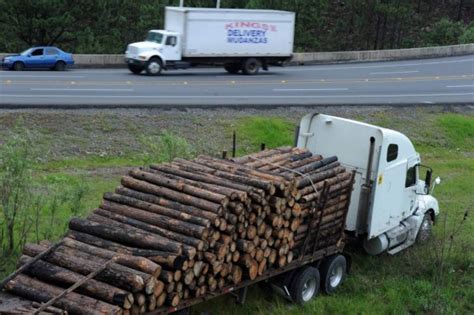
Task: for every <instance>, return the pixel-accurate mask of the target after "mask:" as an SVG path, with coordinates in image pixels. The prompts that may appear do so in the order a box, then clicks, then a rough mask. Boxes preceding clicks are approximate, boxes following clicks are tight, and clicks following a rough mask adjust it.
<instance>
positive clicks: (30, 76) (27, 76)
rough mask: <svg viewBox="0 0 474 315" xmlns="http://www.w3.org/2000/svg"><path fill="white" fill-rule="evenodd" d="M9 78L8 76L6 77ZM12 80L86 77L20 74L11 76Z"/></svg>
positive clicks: (78, 77) (79, 77)
mask: <svg viewBox="0 0 474 315" xmlns="http://www.w3.org/2000/svg"><path fill="white" fill-rule="evenodd" d="M5 77H7V75H5ZM9 77H10V79H15V78H40V79H43V78H48V79H49V78H53V79H54V78H58V79H83V78H85V76H83V75H33V74H31V75H30V74H19V75H11V76H9Z"/></svg>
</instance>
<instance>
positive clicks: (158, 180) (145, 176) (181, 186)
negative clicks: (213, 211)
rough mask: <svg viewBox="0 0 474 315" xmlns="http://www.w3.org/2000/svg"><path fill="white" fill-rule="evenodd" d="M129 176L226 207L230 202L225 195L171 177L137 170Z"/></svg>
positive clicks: (132, 171)
mask: <svg viewBox="0 0 474 315" xmlns="http://www.w3.org/2000/svg"><path fill="white" fill-rule="evenodd" d="M129 174H130V176H132V177H134V178H136V179H140V180H144V181H147V182H149V183H151V184H155V185H159V186H164V187H167V188H170V189H173V190H177V191H182V192H184V193H186V194H189V195H192V196H195V197H198V198H202V199H205V200H209V201H212V202H215V203H219V204H221V205H222V206H224V207H225V206H226V205H227V203H228V202H229V198H227V197H226V196H225V195H222V194H218V193H215V192H212V191H209V190H205V189H202V188H198V187H195V186H192V185H188V184H186V183H184V181H181V180H174V179H171V178H169V177H164V176H161V175H160V174H157V173H148V172H144V171H142V170H137V169H135V170H131V171H130V173H129Z"/></svg>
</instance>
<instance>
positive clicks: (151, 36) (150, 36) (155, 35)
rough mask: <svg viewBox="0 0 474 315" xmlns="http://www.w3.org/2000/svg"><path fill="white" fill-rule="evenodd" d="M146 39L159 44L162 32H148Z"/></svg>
mask: <svg viewBox="0 0 474 315" xmlns="http://www.w3.org/2000/svg"><path fill="white" fill-rule="evenodd" d="M146 41H147V42H155V43H157V44H161V42H162V41H163V34H161V33H156V32H149V33H148V35H147V37H146Z"/></svg>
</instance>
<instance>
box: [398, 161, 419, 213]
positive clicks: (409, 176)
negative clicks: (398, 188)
mask: <svg viewBox="0 0 474 315" xmlns="http://www.w3.org/2000/svg"><path fill="white" fill-rule="evenodd" d="M418 163H420V159H419V158H418V157H414V158H410V159H408V163H407V170H406V173H405V174H406V176H405V190H404V192H403V195H404V196H403V198H402V202H403V204H402V209H401V216H402V219H404V218H406V217H408V216H409V215H411V214H412V213H413V211H414V210H415V208H416V184H417V181H418V166H417V165H418Z"/></svg>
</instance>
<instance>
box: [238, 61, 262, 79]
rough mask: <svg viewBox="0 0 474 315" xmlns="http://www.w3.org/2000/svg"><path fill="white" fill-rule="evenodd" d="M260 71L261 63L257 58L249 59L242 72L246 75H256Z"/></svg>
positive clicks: (244, 63) (245, 62)
mask: <svg viewBox="0 0 474 315" xmlns="http://www.w3.org/2000/svg"><path fill="white" fill-rule="evenodd" d="M259 70H260V61H258V59H257V58H247V59H245V60H244V62H243V64H242V72H243V73H244V74H246V75H255V74H257V73H258V71H259Z"/></svg>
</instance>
